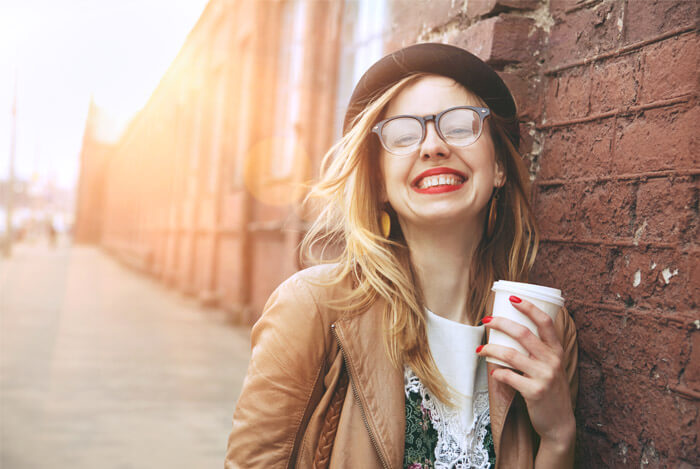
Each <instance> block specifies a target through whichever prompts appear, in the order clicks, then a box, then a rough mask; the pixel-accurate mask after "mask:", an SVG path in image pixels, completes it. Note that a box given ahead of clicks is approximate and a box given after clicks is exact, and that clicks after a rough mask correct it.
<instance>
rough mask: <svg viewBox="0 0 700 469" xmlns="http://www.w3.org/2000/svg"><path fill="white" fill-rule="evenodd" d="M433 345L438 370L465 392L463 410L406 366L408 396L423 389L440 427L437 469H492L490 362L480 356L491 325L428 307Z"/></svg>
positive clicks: (435, 424) (436, 426)
mask: <svg viewBox="0 0 700 469" xmlns="http://www.w3.org/2000/svg"><path fill="white" fill-rule="evenodd" d="M426 323H427V334H428V344H429V346H430V352H431V353H432V355H433V359H434V360H435V364H436V365H437V367H438V370H439V371H440V373H441V374H442V376H443V377H444V378H445V380H446V381H447V383H448V384H449V385H450V386H451V387H452V388H453V389H454V390H455V391H457V392H458V393H459V396H457V401H458V403H459V407H458V408H453V407H449V406H447V405H445V404H443V403H442V402H440V401H439V400H438V399H437V398H433V397H432V396H431V395H430V393H429V392H428V390H427V389H426V388H425V387H424V386H423V384H422V383H421V382H420V380H419V379H418V377H417V376H416V375H415V374H414V373H413V370H411V369H410V368H409V367H408V366H406V367H405V370H404V387H405V392H406V395H407V396H408V394H409V393H411V392H414V393H416V392H417V393H419V394H420V396H421V399H422V406H423V407H424V408H426V409H427V410H428V413H429V415H430V421H431V424H432V426H433V428H434V429H435V430H436V431H437V434H438V441H437V445H436V447H435V468H436V469H447V468H455V467H457V468H489V467H490V466H489V456H488V451H487V449H486V448H485V447H484V438H485V437H486V434H487V426H488V425H489V424H490V423H491V419H490V415H489V399H488V397H489V396H488V380H487V374H486V362H485V361H484V360H483V359H482V358H480V357H479V356H478V355H477V354H476V348H477V347H478V346H479V345H481V342H482V338H483V336H484V332H485V327H484V326H483V325H482V326H468V325H466V324H461V323H458V322H455V321H450V320H449V319H445V318H443V317H441V316H438V315H436V314H435V313H433V312H432V311H430V310H428V309H427V308H426Z"/></svg>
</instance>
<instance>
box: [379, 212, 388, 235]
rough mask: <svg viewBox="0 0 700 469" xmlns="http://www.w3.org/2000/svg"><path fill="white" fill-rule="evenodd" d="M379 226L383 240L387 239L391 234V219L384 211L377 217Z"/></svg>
mask: <svg viewBox="0 0 700 469" xmlns="http://www.w3.org/2000/svg"><path fill="white" fill-rule="evenodd" d="M379 225H380V226H381V228H382V235H383V236H384V237H385V238H388V237H389V234H390V233H391V217H390V216H389V214H388V213H387V212H386V210H382V211H381V214H380V215H379Z"/></svg>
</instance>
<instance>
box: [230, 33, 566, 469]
mask: <svg viewBox="0 0 700 469" xmlns="http://www.w3.org/2000/svg"><path fill="white" fill-rule="evenodd" d="M515 117H516V111H515V104H514V102H513V98H512V96H511V94H510V92H509V91H508V89H507V87H506V86H505V85H504V84H503V82H502V81H501V79H500V78H499V77H498V75H497V74H496V73H495V72H494V71H493V70H492V69H491V68H490V67H489V66H488V65H486V64H485V63H483V62H482V61H481V60H479V59H478V58H476V57H475V56H473V55H471V54H469V53H468V52H466V51H464V50H462V49H459V48H457V47H453V46H448V45H443V44H419V45H414V46H411V47H408V48H405V49H402V50H400V51H398V52H395V53H393V54H391V55H389V56H387V57H384V58H383V59H381V60H380V61H379V62H377V63H376V64H375V65H373V66H372V67H371V68H370V69H369V70H368V71H367V73H366V74H365V75H364V76H363V77H362V79H361V80H360V82H359V84H358V85H357V87H356V89H355V91H354V93H353V96H352V98H351V101H350V106H349V108H348V112H347V114H346V120H345V129H344V130H345V132H344V136H343V138H342V139H341V141H340V142H339V143H338V144H337V145H336V146H335V147H334V148H333V149H331V151H330V152H329V154H328V155H327V156H326V158H325V160H324V165H323V171H322V176H321V179H320V181H319V183H318V184H317V185H316V186H315V187H314V188H313V190H312V192H311V197H312V198H318V199H320V200H322V201H323V202H324V203H323V204H322V207H323V208H322V209H321V214H320V216H319V218H318V220H317V221H316V223H315V225H314V226H313V228H312V229H311V230H310V231H309V233H308V235H307V237H306V239H305V243H304V250H305V251H309V252H311V251H316V252H318V250H319V249H320V250H321V251H323V248H324V247H326V246H330V245H337V244H338V242H340V243H341V245H342V252H341V253H340V255H339V256H338V257H337V258H336V259H335V262H334V263H333V264H326V265H321V266H317V267H314V268H311V269H307V270H304V271H302V272H299V273H297V274H296V275H294V276H293V277H292V278H290V279H289V280H287V281H286V282H285V283H283V284H282V285H281V286H280V287H279V288H278V289H277V290H276V291H275V293H273V294H272V296H271V297H270V299H269V301H268V303H267V305H266V306H265V311H264V313H263V315H262V317H261V319H260V320H259V321H258V323H257V324H256V325H255V327H254V328H253V333H252V341H253V351H252V358H251V363H250V367H249V369H248V375H247V377H246V380H245V383H244V386H243V391H242V394H241V397H240V399H239V401H238V404H237V408H236V411H235V413H234V422H233V431H232V433H231V435H230V437H229V444H228V453H227V457H226V467H227V468H233V467H304V468H305V467H362V468H373V467H385V468H387V467H389V468H397V467H410V468H412V469H415V468H423V467H470V468H471V467H475V468H488V467H499V468H520V467H523V468H529V467H537V468H550V467H551V468H563V467H571V466H572V465H573V447H574V440H575V421H574V414H573V403H574V402H575V397H576V376H577V375H576V335H575V328H574V326H573V323H572V321H571V319H570V317H569V316H568V314H567V313H566V311H564V310H562V311H560V312H559V314H558V315H557V318H556V320H555V321H552V320H551V319H549V317H548V316H547V315H546V314H544V313H543V312H542V311H541V310H539V309H538V308H536V307H535V306H534V305H532V304H531V303H529V302H527V301H525V300H522V299H520V298H517V297H511V302H512V303H513V305H514V306H515V307H516V308H517V309H518V310H520V311H521V312H523V313H524V314H526V315H527V316H529V317H530V318H531V319H532V320H533V322H534V323H535V324H536V325H537V328H538V332H539V336H540V338H538V337H537V336H535V335H534V334H532V333H531V332H529V330H528V329H526V328H524V327H522V326H520V325H518V324H516V323H514V322H511V321H509V320H507V319H504V318H491V317H490V316H487V314H488V313H489V312H490V304H491V303H492V301H493V298H492V295H491V294H490V287H491V285H492V283H493V282H494V281H495V280H498V279H505V280H514V281H527V273H528V270H529V268H530V266H531V265H532V262H533V261H534V257H535V254H536V249H537V231H536V229H535V225H534V219H533V216H532V214H531V212H530V208H529V205H528V202H527V189H526V185H527V173H526V171H525V169H524V166H523V163H522V161H521V159H520V157H519V155H518V153H517V150H516V148H517V145H518V143H519V131H518V126H517V121H516V120H515ZM490 329H497V330H500V331H503V332H505V333H507V334H509V335H511V336H512V337H514V338H515V339H517V340H518V341H519V342H520V343H521V344H522V345H523V346H524V347H525V349H526V350H527V351H528V355H525V354H522V353H519V352H516V351H515V350H513V349H509V348H505V347H499V346H496V345H483V344H486V342H487V337H486V336H487V330H490ZM486 357H491V358H495V359H500V360H502V361H504V362H506V363H508V364H510V365H511V366H512V368H513V369H514V370H517V371H514V370H513V369H509V368H506V367H497V366H494V365H492V364H490V363H489V364H488V365H487V364H486V363H485V360H484V359H485V358H486Z"/></svg>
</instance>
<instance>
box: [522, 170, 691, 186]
mask: <svg viewBox="0 0 700 469" xmlns="http://www.w3.org/2000/svg"><path fill="white" fill-rule="evenodd" d="M698 175H700V169H697V168H693V169H680V170H674V169H669V170H664V171H645V172H642V173H628V174H617V175H610V176H588V177H580V178H573V179H547V180H544V181H535V182H534V183H533V185H535V186H538V187H549V186H563V185H566V184H576V183H580V182H584V183H585V182H612V181H644V180H646V179H660V178H667V177H682V176H698Z"/></svg>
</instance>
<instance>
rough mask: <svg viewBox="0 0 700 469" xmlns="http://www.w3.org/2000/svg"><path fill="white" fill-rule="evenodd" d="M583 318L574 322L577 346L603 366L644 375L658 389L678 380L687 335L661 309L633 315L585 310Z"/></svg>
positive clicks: (685, 358)
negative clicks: (666, 317)
mask: <svg viewBox="0 0 700 469" xmlns="http://www.w3.org/2000/svg"><path fill="white" fill-rule="evenodd" d="M654 315H658V317H654ZM586 318H587V321H585V322H584V323H583V324H582V323H581V322H579V323H577V330H578V338H579V349H580V350H581V351H583V352H584V353H586V354H587V355H588V356H590V357H591V359H592V360H595V361H596V362H597V363H600V364H601V366H602V367H603V368H604V369H608V368H615V369H620V370H624V371H626V372H628V373H635V374H638V375H640V376H644V377H645V381H646V382H647V384H648V385H649V386H654V387H657V388H658V389H666V388H667V387H668V386H669V385H675V384H677V383H678V382H679V378H680V376H681V373H682V372H683V370H684V368H685V366H686V363H687V361H688V359H689V355H690V346H691V342H690V337H689V333H688V332H686V331H684V330H683V329H682V328H681V327H680V326H679V325H678V324H677V323H676V322H669V321H667V320H666V319H665V318H664V315H663V311H660V310H659V311H654V312H651V314H644V315H641V316H636V315H635V314H634V313H617V312H615V313H610V312H608V311H605V310H587V311H586ZM650 331H654V333H653V334H650V333H649V332H650Z"/></svg>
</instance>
